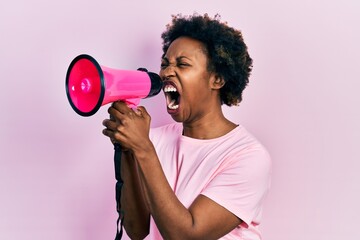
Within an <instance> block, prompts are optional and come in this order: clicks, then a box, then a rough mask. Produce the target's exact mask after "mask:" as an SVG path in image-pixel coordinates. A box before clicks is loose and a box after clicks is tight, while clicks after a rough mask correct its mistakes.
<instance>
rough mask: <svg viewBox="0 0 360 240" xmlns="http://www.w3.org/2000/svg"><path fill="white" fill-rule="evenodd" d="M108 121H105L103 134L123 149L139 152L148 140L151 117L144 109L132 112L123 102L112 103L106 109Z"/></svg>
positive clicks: (140, 108) (139, 108)
mask: <svg viewBox="0 0 360 240" xmlns="http://www.w3.org/2000/svg"><path fill="white" fill-rule="evenodd" d="M108 112H109V114H110V119H105V120H104V121H103V125H104V126H105V127H106V129H104V130H103V134H104V135H105V136H108V137H109V138H110V139H111V141H112V142H113V143H115V142H118V143H120V144H121V146H122V147H123V148H125V149H129V150H131V151H136V150H140V149H141V148H142V147H143V146H145V145H144V143H145V142H146V141H150V140H149V131H150V122H151V117H150V115H149V114H148V113H147V111H146V109H145V108H144V107H138V108H137V109H135V110H133V109H131V108H129V107H128V106H127V105H126V103H124V102H120V101H118V102H114V103H113V104H112V106H111V107H110V108H109V109H108Z"/></svg>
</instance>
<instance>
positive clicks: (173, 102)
mask: <svg viewBox="0 0 360 240" xmlns="http://www.w3.org/2000/svg"><path fill="white" fill-rule="evenodd" d="M175 102H176V101H175V99H173V100H171V102H170V103H169V104H168V107H173V106H174V105H175Z"/></svg>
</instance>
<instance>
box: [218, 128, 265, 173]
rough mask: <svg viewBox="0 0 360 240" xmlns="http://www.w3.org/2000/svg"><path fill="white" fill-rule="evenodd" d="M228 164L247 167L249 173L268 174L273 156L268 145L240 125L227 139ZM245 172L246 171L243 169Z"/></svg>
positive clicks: (241, 167)
mask: <svg viewBox="0 0 360 240" xmlns="http://www.w3.org/2000/svg"><path fill="white" fill-rule="evenodd" d="M227 140H228V141H229V142H228V143H227V144H224V145H223V146H225V145H227V148H228V149H227V150H228V154H227V158H226V165H227V166H229V167H231V168H238V169H239V168H240V169H242V170H244V169H246V172H248V173H249V174H255V173H257V174H260V175H261V174H265V175H268V174H269V173H270V169H271V157H270V154H269V152H268V150H267V149H266V147H265V146H264V145H263V144H262V143H261V142H260V141H259V140H258V139H257V138H256V137H255V136H254V135H253V134H251V133H250V132H249V131H247V130H246V129H245V127H243V126H241V125H239V126H238V127H237V128H235V129H234V131H233V132H232V133H231V135H230V136H229V139H227ZM241 174H244V171H241Z"/></svg>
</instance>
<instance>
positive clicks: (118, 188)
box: [114, 143, 124, 240]
mask: <svg viewBox="0 0 360 240" xmlns="http://www.w3.org/2000/svg"><path fill="white" fill-rule="evenodd" d="M121 154H122V151H121V145H120V144H119V143H114V166H115V178H116V180H117V182H116V185H115V198H116V211H117V212H118V214H119V217H118V219H117V222H116V228H117V231H116V236H115V240H120V239H121V238H122V234H123V222H124V214H123V213H122V211H121V202H120V199H121V188H122V186H123V184H124V182H123V180H122V178H121ZM119 222H120V230H119Z"/></svg>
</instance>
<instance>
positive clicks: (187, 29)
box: [161, 13, 253, 106]
mask: <svg viewBox="0 0 360 240" xmlns="http://www.w3.org/2000/svg"><path fill="white" fill-rule="evenodd" d="M181 36H186V37H190V38H193V39H196V40H198V41H201V42H202V43H204V45H205V46H206V51H207V54H208V58H209V61H208V70H209V71H213V72H215V73H216V74H218V75H219V76H221V77H222V78H223V79H224V81H225V84H224V86H223V87H222V88H221V89H220V98H221V104H226V105H228V106H232V105H238V104H239V103H240V102H241V100H242V92H243V90H244V89H245V87H246V86H247V84H248V83H249V76H250V73H251V70H252V62H253V61H252V59H251V58H250V56H249V53H248V51H247V46H246V44H245V43H244V40H243V37H242V34H241V32H240V31H239V30H236V29H234V28H232V27H229V26H228V25H227V22H221V21H220V15H219V14H217V15H215V16H214V18H211V17H209V15H208V14H204V15H203V16H201V15H199V14H197V13H195V14H193V15H191V16H182V15H181V14H177V15H173V16H172V22H171V23H170V24H168V25H167V26H166V30H165V32H163V33H162V35H161V38H162V39H163V56H164V55H165V54H166V52H167V50H168V48H169V46H170V44H171V43H172V42H173V41H174V40H175V39H177V38H178V37H181Z"/></svg>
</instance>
